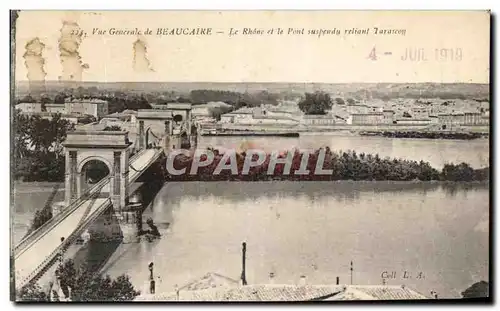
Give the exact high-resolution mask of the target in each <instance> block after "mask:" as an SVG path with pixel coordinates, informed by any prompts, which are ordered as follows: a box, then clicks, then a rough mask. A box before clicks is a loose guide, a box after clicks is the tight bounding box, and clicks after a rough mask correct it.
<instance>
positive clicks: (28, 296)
mask: <svg viewBox="0 0 500 311" xmlns="http://www.w3.org/2000/svg"><path fill="white" fill-rule="evenodd" d="M17 300H18V301H26V302H27V301H32V302H47V301H49V295H48V294H47V293H45V292H44V291H42V288H41V287H40V286H39V285H38V284H32V283H30V284H28V285H26V286H24V287H22V288H21V289H20V290H19V293H17Z"/></svg>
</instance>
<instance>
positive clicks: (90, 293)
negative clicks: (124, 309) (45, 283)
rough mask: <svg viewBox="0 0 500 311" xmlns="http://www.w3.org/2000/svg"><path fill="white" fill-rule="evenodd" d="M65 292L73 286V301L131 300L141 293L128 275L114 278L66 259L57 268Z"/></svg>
mask: <svg viewBox="0 0 500 311" xmlns="http://www.w3.org/2000/svg"><path fill="white" fill-rule="evenodd" d="M56 275H57V276H58V279H59V280H60V284H61V289H62V290H63V292H64V293H66V292H69V289H68V288H71V300H72V301H130V300H133V299H134V298H135V297H137V296H138V295H140V291H136V290H135V288H134V286H133V285H132V283H131V282H130V278H129V277H128V276H127V275H120V276H118V277H117V278H116V279H114V280H112V279H111V277H110V276H109V275H106V276H101V275H99V274H96V273H93V272H92V271H90V270H89V269H88V268H83V267H80V268H79V269H77V268H76V267H75V263H74V262H73V260H66V261H65V262H64V263H63V264H62V265H60V266H59V267H58V268H57V270H56Z"/></svg>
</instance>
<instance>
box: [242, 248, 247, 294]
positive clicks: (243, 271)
mask: <svg viewBox="0 0 500 311" xmlns="http://www.w3.org/2000/svg"><path fill="white" fill-rule="evenodd" d="M246 253H247V243H245V242H243V244H242V269H241V283H242V285H247V277H246V266H245V265H246V262H245V261H246Z"/></svg>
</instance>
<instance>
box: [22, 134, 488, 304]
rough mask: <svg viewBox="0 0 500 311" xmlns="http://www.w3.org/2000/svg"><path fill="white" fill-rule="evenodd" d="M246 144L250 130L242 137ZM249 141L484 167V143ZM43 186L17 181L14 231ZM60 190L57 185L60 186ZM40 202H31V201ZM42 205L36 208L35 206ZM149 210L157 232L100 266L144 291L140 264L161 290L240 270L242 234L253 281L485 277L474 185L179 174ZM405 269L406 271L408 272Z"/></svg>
mask: <svg viewBox="0 0 500 311" xmlns="http://www.w3.org/2000/svg"><path fill="white" fill-rule="evenodd" d="M241 141H242V140H241V138H236V137H234V138H228V137H224V138H223V140H222V138H221V137H203V138H202V139H201V141H200V145H201V146H208V145H210V146H218V145H219V146H220V145H223V146H224V147H226V148H237V147H239V146H240V144H241ZM247 141H249V139H247ZM250 141H251V144H253V145H254V146H255V147H260V148H265V149H272V148H275V149H276V148H283V149H287V148H290V147H291V146H299V147H301V148H313V147H319V146H321V145H325V144H327V145H328V144H329V145H330V146H331V147H332V149H334V150H338V149H342V150H346V149H354V150H356V151H357V152H366V153H379V155H380V156H392V157H401V158H407V159H408V158H409V159H414V160H422V159H423V160H424V161H429V162H431V164H432V165H433V166H435V167H437V168H440V167H441V166H442V165H443V164H444V163H446V162H455V163H456V162H461V161H464V162H467V163H470V164H471V165H472V166H473V167H476V168H479V167H484V166H488V161H489V151H488V141H486V140H474V141H445V140H436V141H430V140H423V139H387V138H380V137H358V136H352V137H342V136H327V135H318V136H312V137H310V138H309V137H306V136H303V137H300V138H276V139H270V138H269V137H267V138H264V137H262V138H256V139H251V140H250ZM50 189H51V186H50V185H49V184H44V185H42V186H40V185H35V186H33V185H31V184H21V185H18V186H17V187H16V192H15V200H14V213H13V226H12V228H13V229H14V230H13V238H14V240H15V241H18V240H19V239H20V238H21V236H22V235H23V234H24V232H25V231H26V228H27V226H28V225H29V221H30V219H31V217H32V215H33V213H34V210H35V209H36V208H37V207H38V205H39V204H40V203H39V202H42V201H43V198H44V197H48V196H49V194H50ZM58 198H62V193H59V194H58ZM37 204H38V205H37ZM40 207H41V206H40ZM145 217H151V218H152V219H153V220H154V221H155V223H157V224H158V226H159V229H160V232H161V233H162V238H161V239H160V240H157V241H154V242H151V243H148V242H141V243H123V244H121V245H119V246H118V248H117V249H116V251H115V252H114V254H113V255H112V256H111V258H110V259H109V260H108V262H107V264H106V265H105V266H104V268H103V271H104V272H106V273H109V274H110V275H112V276H118V275H120V274H122V273H127V274H129V275H130V276H131V280H132V282H133V283H134V285H135V286H136V287H137V288H139V289H141V290H144V284H145V282H146V281H147V277H148V276H149V272H148V267H147V265H148V264H149V262H154V264H155V276H159V277H161V282H160V283H159V284H158V285H157V292H159V291H171V290H173V289H174V287H175V285H178V286H179V287H180V286H182V285H184V284H186V283H187V282H189V281H191V280H193V279H197V278H200V277H202V276H203V275H205V274H206V273H208V272H217V273H220V274H223V275H226V276H229V277H232V278H235V279H238V278H239V276H240V273H241V243H242V242H243V241H246V243H247V249H248V251H247V280H248V282H249V283H250V284H256V283H268V281H269V280H268V276H269V273H271V272H273V273H274V275H275V278H274V283H287V284H293V283H297V282H298V281H299V278H300V276H301V275H305V276H306V278H307V282H308V283H310V284H325V283H334V282H335V278H336V277H340V282H341V283H347V284H348V283H350V273H349V264H350V261H353V266H354V271H353V282H354V283H355V284H367V285H369V284H372V285H375V284H381V283H382V274H383V273H384V272H387V273H386V275H389V274H390V275H393V274H391V273H393V272H395V273H396V274H395V277H394V278H390V279H387V280H386V281H387V284H394V285H400V284H405V285H407V286H409V287H411V288H413V289H416V290H418V291H420V292H421V293H423V294H426V295H428V294H429V292H430V291H431V290H434V291H437V292H438V293H439V296H440V297H442V298H452V297H460V292H461V291H463V290H465V289H466V288H467V287H468V286H470V285H472V284H473V283H474V282H477V281H480V280H485V281H488V258H489V246H488V238H489V225H488V221H489V188H488V185H484V184H483V185H481V184H474V185H470V184H458V185H455V186H450V185H444V184H440V183H404V182H348V181H341V182H303V183H298V182H206V183H203V182H184V183H182V182H179V183H168V184H165V185H164V186H163V188H161V190H160V191H159V193H158V195H157V196H156V198H155V199H154V201H153V203H152V204H151V205H150V206H149V207H148V208H147V209H146V211H145ZM405 276H407V277H405Z"/></svg>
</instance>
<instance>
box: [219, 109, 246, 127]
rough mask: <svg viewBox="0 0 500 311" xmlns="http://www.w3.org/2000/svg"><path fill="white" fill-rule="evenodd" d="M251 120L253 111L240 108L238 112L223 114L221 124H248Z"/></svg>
mask: <svg viewBox="0 0 500 311" xmlns="http://www.w3.org/2000/svg"><path fill="white" fill-rule="evenodd" d="M252 119H253V109H252V108H248V107H242V108H240V109H238V110H235V111H232V112H229V113H226V114H223V115H222V116H221V119H220V121H221V123H235V124H248V122H251V120H252Z"/></svg>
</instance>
